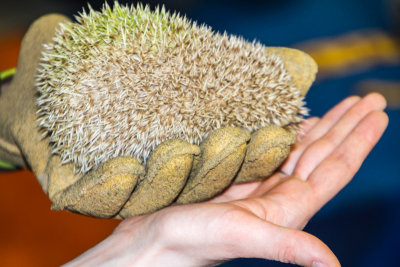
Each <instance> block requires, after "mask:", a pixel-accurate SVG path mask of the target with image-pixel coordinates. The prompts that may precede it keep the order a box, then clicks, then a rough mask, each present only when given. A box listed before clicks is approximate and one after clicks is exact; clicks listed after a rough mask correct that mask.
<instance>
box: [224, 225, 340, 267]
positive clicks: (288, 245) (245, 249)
mask: <svg viewBox="0 0 400 267" xmlns="http://www.w3.org/2000/svg"><path fill="white" fill-rule="evenodd" d="M226 230H227V231H223V232H225V233H226V235H227V236H226V238H224V239H225V242H228V244H227V246H225V247H229V250H228V251H225V252H226V253H227V254H228V255H225V256H227V258H237V257H246V258H264V259H269V260H276V261H280V262H285V263H293V264H298V265H301V266H312V267H322V266H326V267H328V266H340V263H339V261H338V259H337V258H336V256H335V255H334V254H333V252H332V251H331V250H330V249H329V248H328V247H327V246H326V245H325V244H324V243H323V242H322V241H321V240H319V239H318V238H317V237H315V236H313V235H310V234H308V233H306V232H303V231H300V230H296V229H290V228H285V227H281V226H278V225H274V224H272V223H269V222H266V221H264V220H262V219H260V218H257V217H250V218H249V219H248V220H247V222H245V223H241V224H240V225H238V224H235V229H234V233H232V232H233V231H229V230H228V229H226ZM228 231H229V232H230V233H228ZM232 239H233V240H232ZM232 244H234V245H233V246H232Z"/></svg>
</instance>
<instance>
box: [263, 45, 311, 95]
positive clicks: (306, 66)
mask: <svg viewBox="0 0 400 267" xmlns="http://www.w3.org/2000/svg"><path fill="white" fill-rule="evenodd" d="M265 49H266V51H267V53H269V54H274V55H277V56H279V58H280V59H281V60H282V61H283V64H284V65H285V69H286V71H287V72H289V73H290V75H291V76H292V79H293V83H294V84H295V86H296V88H298V89H299V90H300V92H301V95H302V96H305V95H306V94H307V92H308V89H309V88H310V86H311V84H312V83H313V82H314V80H315V75H316V73H317V70H318V66H317V63H315V61H314V59H312V57H310V56H309V55H307V54H306V53H304V52H302V51H300V50H297V49H292V48H286V47H266V48H265Z"/></svg>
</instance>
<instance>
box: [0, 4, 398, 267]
mask: <svg viewBox="0 0 400 267" xmlns="http://www.w3.org/2000/svg"><path fill="white" fill-rule="evenodd" d="M89 2H90V4H91V6H92V7H93V8H95V9H100V8H101V6H102V4H103V1H89ZM120 2H121V3H131V2H132V1H120ZM134 2H136V1H134ZM142 2H144V3H149V4H150V5H151V6H153V7H154V6H155V5H157V4H160V3H162V4H165V5H166V7H167V9H170V10H176V11H179V12H180V13H181V14H182V13H183V14H186V15H187V17H189V18H191V19H193V20H196V21H198V22H199V23H205V24H207V25H209V26H211V27H212V28H213V29H214V30H217V31H220V32H223V31H226V32H227V33H230V34H235V35H241V36H243V37H244V38H245V39H248V40H250V41H252V40H254V39H255V40H258V41H260V42H261V43H263V44H265V45H268V46H288V47H294V48H300V49H302V50H304V51H306V52H307V53H309V54H310V55H311V56H312V57H313V58H314V59H315V60H316V61H317V63H318V65H319V73H318V77H317V80H316V82H315V84H314V85H313V86H312V88H311V90H310V91H309V93H308V95H307V98H306V101H307V103H308V104H307V106H308V107H309V108H310V110H311V112H310V113H311V115H313V116H321V115H323V114H324V113H325V112H326V111H327V110H328V109H329V108H331V107H332V106H333V105H334V104H336V103H337V102H339V101H340V100H342V99H343V98H345V97H346V96H349V95H353V94H358V95H364V94H366V93H368V92H370V91H379V92H381V93H382V94H383V95H385V96H386V97H387V99H388V108H387V113H388V114H389V118H390V123H389V127H388V129H387V131H386V133H385V134H384V136H383V138H382V140H381V141H380V142H379V143H378V145H377V146H376V148H375V149H374V150H373V151H372V153H371V154H370V156H369V157H368V158H367V160H366V161H365V163H364V165H363V166H362V168H361V169H360V171H359V172H358V174H357V175H356V177H355V179H354V180H353V181H352V182H351V183H350V184H349V185H348V186H347V187H346V188H345V189H344V190H343V191H342V192H341V193H340V194H339V195H338V196H336V197H335V198H334V199H333V200H332V201H331V202H329V203H328V204H327V205H326V206H325V207H324V208H323V209H322V210H321V211H320V212H319V213H318V214H317V215H316V216H315V217H314V218H313V219H312V220H311V221H310V223H309V224H308V225H307V227H306V229H305V231H308V232H310V233H312V234H314V235H316V236H317V237H319V238H320V239H321V240H323V241H324V242H325V243H326V244H327V245H328V246H329V247H330V248H331V249H332V250H333V251H334V252H335V254H336V255H337V256H338V258H339V260H340V261H341V263H342V265H343V266H399V262H400V253H399V252H400V230H399V229H400V208H399V207H400V193H399V191H400V160H399V159H400V156H399V154H398V153H399V149H400V141H399V137H400V41H399V37H400V36H399V35H400V1H398V0H386V1H384V0H368V1H365V0H336V1H333V0H269V1H268V0H265V1H262V0H246V1H244V0H236V1H228V0H225V1H224V0H220V1H217V0H214V1H211V0H193V1H184V0H171V1H155V0H154V1H142ZM110 4H112V1H110ZM84 6H85V7H86V6H87V2H86V1H80V0H58V1H51V0H31V1H20V0H2V1H1V6H0V70H4V69H7V68H11V67H15V66H16V64H17V58H18V51H19V45H20V41H21V38H22V36H23V34H24V32H25V31H26V29H27V27H28V26H29V24H30V23H31V22H32V21H33V20H34V19H36V18H38V17H39V16H41V15H43V14H46V13H50V12H58V13H62V14H66V15H68V16H71V17H72V16H73V15H74V14H77V12H79V11H81V10H82V7H84ZM354 149H357V148H354ZM117 224H118V221H117V220H103V219H93V218H88V217H85V216H82V215H77V214H72V213H68V212H63V211H51V210H50V201H49V200H48V198H47V196H46V195H45V194H44V193H43V191H42V189H41V188H40V186H39V184H38V183H37V182H36V180H35V177H34V176H33V174H32V173H31V172H29V171H26V170H18V171H5V170H3V171H1V172H0V266H57V265H61V264H63V263H65V262H67V261H69V260H71V259H73V258H75V257H76V256H78V255H79V254H81V253H83V252H84V251H85V250H87V249H88V248H90V247H92V246H94V245H95V244H97V243H98V242H100V241H101V240H103V239H104V238H105V237H106V236H107V235H109V234H110V233H111V232H112V230H113V229H114V227H115V226H116V225H117ZM223 266H286V265H285V264H281V263H276V262H270V261H265V260H259V259H237V260H233V261H231V262H228V263H225V264H223Z"/></svg>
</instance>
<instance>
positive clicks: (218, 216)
mask: <svg viewBox="0 0 400 267" xmlns="http://www.w3.org/2000/svg"><path fill="white" fill-rule="evenodd" d="M385 105H386V102H385V100H384V99H383V97H382V96H380V95H378V94H370V95H368V96H366V97H364V98H363V99H360V98H359V97H349V98H347V99H345V100H344V101H342V102H341V103H339V104H338V105H337V106H335V107H334V108H333V109H331V110H330V111H329V112H328V113H327V114H326V115H325V116H324V117H322V118H321V119H318V118H311V119H308V120H306V121H305V122H304V123H303V134H302V135H299V136H298V142H297V143H296V145H295V147H294V149H293V151H292V152H291V153H290V155H289V157H288V159H287V160H286V162H285V163H284V164H283V165H282V166H281V168H280V170H279V171H278V172H277V173H275V174H274V175H273V176H272V177H270V178H268V179H267V180H266V181H262V182H253V183H247V184H239V185H233V186H231V187H230V188H228V189H227V190H226V191H225V192H224V193H223V194H221V195H219V196H217V197H215V198H213V199H211V200H210V201H208V202H204V203H198V204H192V205H177V206H172V207H169V208H166V209H163V210H161V211H158V212H156V213H153V214H149V215H144V216H138V217H133V218H130V219H127V220H124V221H123V222H122V223H121V224H120V225H119V226H118V227H117V228H116V230H115V231H114V233H113V234H112V235H111V236H109V237H108V238H107V239H106V240H104V241H103V242H102V243H100V244H98V245H97V246H96V247H94V248H92V249H91V250H89V251H87V252H86V253H84V254H83V255H81V256H80V257H79V258H77V259H75V260H74V261H72V262H70V264H72V265H73V264H78V265H81V264H86V265H90V264H92V265H98V264H99V263H101V264H103V265H108V264H110V265H114V264H119V265H121V266H122V265H123V266H131V265H137V266H142V265H149V264H151V265H152V266H157V265H162V266H170V265H171V266H201V265H212V264H216V263H218V262H220V261H224V260H228V259H232V258H237V257H257V258H266V259H272V260H278V261H282V262H291V263H296V264H300V265H304V266H339V265H340V264H339V262H338V260H337V259H336V257H335V256H334V254H333V253H332V252H331V251H330V250H329V248H328V247H327V246H326V245H324V244H323V243H322V241H320V240H319V239H317V238H316V237H314V236H312V235H310V234H307V233H305V232H303V231H301V229H302V228H303V227H304V226H305V225H306V224H307V222H308V221H309V219H310V218H311V217H312V216H313V215H314V214H315V213H316V212H317V211H318V210H319V209H320V208H321V207H322V206H323V205H325V204H326V203H327V202H328V201H329V200H330V199H331V198H332V197H333V196H335V195H336V194H337V193H338V192H339V191H340V190H341V189H342V188H343V187H344V186H345V185H346V184H347V183H348V182H349V181H350V180H351V179H352V177H353V176H354V174H355V173H356V172H357V170H358V169H359V168H360V166H361V164H362V162H363V160H364V159H365V157H366V156H367V155H368V153H369V152H370V150H371V149H372V148H373V146H374V145H375V144H376V142H377V141H378V140H379V138H380V136H381V135H382V133H383V131H384V130H385V128H386V126H387V123H388V118H387V115H386V114H385V113H384V112H383V111H382V110H383V109H384V108H385ZM322 263H323V264H324V265H318V264H322Z"/></svg>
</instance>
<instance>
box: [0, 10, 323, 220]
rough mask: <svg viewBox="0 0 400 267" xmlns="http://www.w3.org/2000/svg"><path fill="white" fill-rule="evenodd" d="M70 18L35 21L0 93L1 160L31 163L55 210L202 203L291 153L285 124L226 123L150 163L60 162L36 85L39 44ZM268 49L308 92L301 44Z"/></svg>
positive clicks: (103, 212) (309, 74)
mask: <svg viewBox="0 0 400 267" xmlns="http://www.w3.org/2000/svg"><path fill="white" fill-rule="evenodd" d="M67 20H68V19H67V18H66V17H64V16H61V15H55V14H52V15H46V16H43V17H42V18H40V19H38V20H37V21H35V22H34V23H33V24H32V26H31V27H30V28H29V30H28V32H27V33H26V35H25V37H24V39H23V41H22V46H21V51H20V57H19V61H18V67H17V71H16V74H15V76H14V77H13V79H12V81H11V83H10V84H7V85H5V86H3V87H2V93H1V96H0V126H1V127H0V159H2V160H5V161H7V162H10V163H13V164H15V165H17V166H21V167H26V168H30V169H31V170H32V171H33V172H34V173H35V175H36V177H37V179H38V181H39V183H40V185H41V186H42V188H43V190H44V191H45V192H46V193H47V194H48V196H49V197H50V199H51V201H52V203H53V206H52V208H53V209H67V210H70V211H73V212H78V213H81V214H86V215H90V216H95V217H122V218H126V217H130V216H135V215H139V214H144V213H148V212H152V211H155V210H158V209H160V208H162V207H165V206H168V205H171V204H172V203H180V204H184V203H191V202H199V201H203V200H206V199H210V198H212V197H213V196H215V195H217V194H218V193H220V192H222V191H223V190H224V189H226V188H227V187H228V186H229V185H230V184H232V183H243V182H250V181H254V180H260V179H265V178H267V177H268V176H270V175H271V174H272V173H273V172H274V171H275V169H276V168H277V167H278V166H279V165H280V164H281V163H282V162H283V161H284V159H285V158H286V157H287V155H288V153H289V151H290V146H291V145H292V144H293V143H294V142H295V135H294V134H292V133H291V132H289V131H287V130H286V129H283V128H281V127H278V126H270V127H265V128H262V129H260V130H258V131H256V132H254V133H250V132H248V131H245V130H243V129H239V128H234V127H225V128H221V129H218V130H216V131H215V132H213V133H211V134H210V135H209V136H208V138H207V139H206V140H204V141H203V142H202V144H201V145H200V146H196V145H192V144H189V143H187V142H186V141H183V140H169V141H166V142H164V143H162V144H161V145H159V146H158V147H157V148H156V149H155V150H154V151H153V153H152V154H151V156H150V158H149V160H148V161H147V164H146V166H145V167H144V166H142V165H140V164H139V162H138V161H137V160H136V159H133V158H130V157H117V158H114V159H111V160H109V161H107V162H104V163H103V164H101V165H100V166H99V167H98V168H96V169H94V170H92V171H89V172H88V173H86V174H85V175H81V174H74V166H73V164H71V163H70V164H61V159H60V156H59V155H57V154H53V153H52V148H51V145H50V143H49V138H48V137H47V136H46V133H45V132H44V131H43V130H42V129H40V128H39V126H38V123H37V119H38V118H37V104H36V103H37V97H38V91H37V89H36V87H35V76H36V74H37V71H38V68H40V58H41V51H42V45H43V44H45V43H50V42H52V37H53V36H54V33H55V30H56V28H57V27H58V25H59V23H60V22H65V21H67ZM266 49H267V50H268V53H271V54H276V55H278V56H280V57H281V59H282V61H283V62H284V65H285V67H286V69H287V71H288V72H289V73H290V74H291V76H292V77H293V81H292V82H293V83H294V84H295V85H296V87H297V88H298V89H299V90H300V91H301V94H302V95H305V94H306V92H307V90H308V88H309V87H310V85H311V83H312V82H313V80H314V77H315V73H316V70H317V67H316V64H315V62H314V61H313V60H312V59H311V58H310V57H309V56H308V55H306V54H304V53H303V52H300V51H298V50H294V49H288V48H266Z"/></svg>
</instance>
